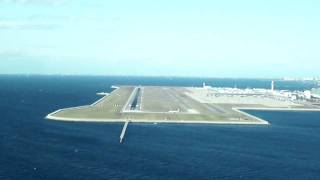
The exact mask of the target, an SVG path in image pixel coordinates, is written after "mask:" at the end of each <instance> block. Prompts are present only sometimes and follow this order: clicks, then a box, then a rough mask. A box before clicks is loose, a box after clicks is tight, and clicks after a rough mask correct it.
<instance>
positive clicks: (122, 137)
mask: <svg viewBox="0 0 320 180" xmlns="http://www.w3.org/2000/svg"><path fill="white" fill-rule="evenodd" d="M128 124H129V121H126V122H125V123H124V126H123V128H122V131H121V134H120V143H122V141H123V139H124V136H125V134H126V130H127V127H128Z"/></svg>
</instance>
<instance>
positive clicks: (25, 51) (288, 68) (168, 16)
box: [0, 0, 320, 78]
mask: <svg viewBox="0 0 320 180" xmlns="http://www.w3.org/2000/svg"><path fill="white" fill-rule="evenodd" d="M0 9H1V10H0V73H1V74H16V73H18V74H21V73H23V74H91V75H143V76H148V75H152V76H161V75H166V76H200V77H201V76H206V77H259V78H264V77H268V78H270V77H271V78H273V77H284V76H292V77H303V76H319V75H320V74H319V72H320V1H317V0H314V1H311V0H300V1H295V0H241V1H235V0H234V1H232V0H224V1H213V0H208V1H205V0H194V1H192V0H190V1H185V0H181V1H178V0H162V1H147V0H145V1H143V0H135V1H128V0H127V1H126V0H117V1H103V0H99V1H98V0H96V1H94V0H90V1H89V0H88V1H84V0H0Z"/></svg>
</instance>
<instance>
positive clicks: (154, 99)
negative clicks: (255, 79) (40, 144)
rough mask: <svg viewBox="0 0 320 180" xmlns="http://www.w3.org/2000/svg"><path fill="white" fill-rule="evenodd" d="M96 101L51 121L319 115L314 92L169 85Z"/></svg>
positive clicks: (253, 120) (119, 91) (118, 90)
mask: <svg viewBox="0 0 320 180" xmlns="http://www.w3.org/2000/svg"><path fill="white" fill-rule="evenodd" d="M113 88H115V90H114V91H112V92H111V93H99V94H100V95H103V97H102V98H101V99H100V100H98V101H97V102H95V103H93V104H91V105H86V106H79V107H72V108H66V109H60V110H57V111H55V112H53V113H50V114H49V115H47V117H46V118H47V119H52V120H63V121H93V122H128V121H130V122H146V123H161V122H163V123H216V124H268V122H267V121H266V120H263V119H260V118H258V117H255V116H252V115H249V114H247V113H245V112H243V111H242V109H263V110H314V111H317V110H319V109H320V107H319V105H318V104H317V103H312V102H310V101H306V100H305V99H308V98H309V96H310V98H311V95H309V92H289V91H276V90H274V88H273V82H272V87H271V89H237V88H214V87H210V86H206V85H205V84H204V85H203V87H166V86H113Z"/></svg>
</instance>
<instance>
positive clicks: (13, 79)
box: [0, 75, 320, 180]
mask: <svg viewBox="0 0 320 180" xmlns="http://www.w3.org/2000/svg"><path fill="white" fill-rule="evenodd" d="M204 81H205V82H207V84H209V85H213V86H229V87H234V86H235V85H236V86H237V87H242V88H246V87H260V88H261V87H265V88H266V87H269V86H270V81H269V80H254V79H208V78H207V79H204V78H202V79H201V78H161V77H153V78H147V77H86V76H82V77H79V76H78V77H76V76H4V75H2V76H0V106H1V107H0V122H1V124H0V179H1V180H2V179H4V180H5V179H25V180H28V179H41V180H43V179H52V180H53V179H54V180H56V179H304V180H305V179H320V113H319V112H272V111H267V112H264V111H248V112H249V113H251V114H254V115H256V116H259V117H261V118H264V119H266V120H268V121H269V122H270V123H271V125H270V126H256V125H197V124H130V125H129V127H128V130H127V134H126V138H125V142H124V143H123V144H119V135H120V132H121V129H122V126H123V124H118V123H112V124H108V123H80V122H79V123H78V122H77V123H75V122H58V121H50V120H45V119H44V117H45V116H46V115H47V114H48V113H49V112H52V111H54V110H56V109H58V108H64V107H69V106H77V105H85V104H89V103H91V102H93V101H95V100H97V99H98V98H99V97H98V96H96V95H95V94H96V93H97V92H100V91H111V89H110V88H109V87H110V85H113V84H135V85H139V84H141V85H179V86H200V85H201V84H202V82H204ZM313 86H314V84H313V83H310V82H307V83H298V82H276V87H277V88H279V89H290V90H294V89H298V90H302V89H308V88H310V87H313Z"/></svg>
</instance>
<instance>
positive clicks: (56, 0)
mask: <svg viewBox="0 0 320 180" xmlns="http://www.w3.org/2000/svg"><path fill="white" fill-rule="evenodd" d="M0 2H4V3H17V4H38V5H44V4H50V5H60V4H63V3H64V2H65V0H0Z"/></svg>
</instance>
